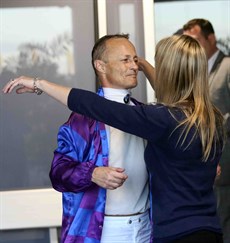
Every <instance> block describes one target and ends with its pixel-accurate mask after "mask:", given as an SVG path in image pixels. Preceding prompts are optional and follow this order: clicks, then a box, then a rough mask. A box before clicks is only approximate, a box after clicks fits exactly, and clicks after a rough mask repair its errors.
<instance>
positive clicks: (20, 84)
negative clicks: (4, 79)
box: [2, 76, 37, 94]
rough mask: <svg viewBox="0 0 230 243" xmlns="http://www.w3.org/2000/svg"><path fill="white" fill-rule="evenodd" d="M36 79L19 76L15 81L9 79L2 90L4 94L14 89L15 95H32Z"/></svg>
mask: <svg viewBox="0 0 230 243" xmlns="http://www.w3.org/2000/svg"><path fill="white" fill-rule="evenodd" d="M36 81H37V79H35V78H31V77H25V76H21V77H19V78H16V79H11V80H10V81H9V82H8V83H7V84H6V85H5V86H4V87H3V89H2V91H3V93H4V94H7V93H11V92H12V91H13V90H14V89H15V88H16V93H17V94H23V93H34V92H35V89H34V83H35V84H36V83H37V82H36Z"/></svg>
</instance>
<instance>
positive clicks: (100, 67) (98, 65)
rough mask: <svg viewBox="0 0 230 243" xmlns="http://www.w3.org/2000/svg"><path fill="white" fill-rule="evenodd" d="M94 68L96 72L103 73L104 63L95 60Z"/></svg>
mask: <svg viewBox="0 0 230 243" xmlns="http://www.w3.org/2000/svg"><path fill="white" fill-rule="evenodd" d="M94 67H95V69H96V70H97V71H98V72H100V73H105V63H104V62H103V61H102V60H95V61H94Z"/></svg>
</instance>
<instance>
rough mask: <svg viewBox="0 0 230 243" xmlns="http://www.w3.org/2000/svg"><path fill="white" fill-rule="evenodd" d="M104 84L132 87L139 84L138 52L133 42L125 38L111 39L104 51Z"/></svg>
mask: <svg viewBox="0 0 230 243" xmlns="http://www.w3.org/2000/svg"><path fill="white" fill-rule="evenodd" d="M103 60H104V65H105V66H104V68H105V69H104V70H105V73H104V79H103V86H104V87H110V88H116V89H130V88H134V87H136V86H137V73H138V66H137V61H138V58H137V54H136V50H135V48H134V46H133V45H132V43H131V42H130V41H129V40H127V39H125V38H120V39H110V40H108V41H107V42H106V51H105V53H104V57H103Z"/></svg>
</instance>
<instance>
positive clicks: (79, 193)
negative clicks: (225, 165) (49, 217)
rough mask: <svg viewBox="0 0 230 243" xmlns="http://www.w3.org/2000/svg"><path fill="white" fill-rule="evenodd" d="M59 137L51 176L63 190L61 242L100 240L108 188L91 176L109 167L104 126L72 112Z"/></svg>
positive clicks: (55, 185)
mask: <svg viewBox="0 0 230 243" xmlns="http://www.w3.org/2000/svg"><path fill="white" fill-rule="evenodd" d="M99 95H103V94H102V90H99ZM57 140H58V148H57V149H56V150H55V151H54V158H53V161H52V165H51V170H50V179H51V182H52V185H53V188H54V189H55V190H57V191H59V192H62V204H63V216H62V235H61V242H62V243H70V242H71V243H86V242H87V243H99V242H100V238H101V233H102V226H103V220H104V210H105V199H106V190H105V189H104V188H101V187H99V186H98V185H96V184H95V183H93V182H92V181H91V176H92V172H93V170H94V168H95V167H97V166H108V152H109V151H108V142H107V135H106V130H105V125H104V124H103V123H101V122H98V121H95V120H93V119H90V118H88V117H85V116H82V115H80V114H77V113H72V114H71V115H70V117H69V120H68V121H67V122H66V123H65V124H64V125H62V126H61V127H60V129H59V133H58V138H57Z"/></svg>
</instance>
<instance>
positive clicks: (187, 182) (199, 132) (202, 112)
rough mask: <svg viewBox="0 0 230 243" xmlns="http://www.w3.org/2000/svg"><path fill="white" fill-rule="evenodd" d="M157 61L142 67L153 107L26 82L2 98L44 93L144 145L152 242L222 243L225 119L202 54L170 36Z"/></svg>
mask: <svg viewBox="0 0 230 243" xmlns="http://www.w3.org/2000/svg"><path fill="white" fill-rule="evenodd" d="M155 60H156V68H155V71H154V69H153V67H152V66H151V65H150V64H149V63H147V62H145V61H143V60H141V62H140V63H139V67H140V69H142V70H143V71H144V72H146V75H147V77H148V78H149V79H150V82H151V84H152V86H153V87H154V89H155V92H156V97H157V103H156V104H149V105H142V106H139V107H132V106H127V105H124V104H119V103H116V102H112V101H108V100H105V99H103V98H100V97H98V96H97V95H95V94H94V93H91V92H88V91H83V90H79V89H70V88H66V87H61V86H58V85H56V84H53V83H50V82H48V81H46V80H36V79H32V78H29V77H20V78H18V79H16V80H14V81H10V82H9V83H8V84H7V85H6V86H5V87H4V89H3V92H5V93H10V92H11V91H12V90H13V89H14V88H15V87H16V86H18V85H19V86H20V87H19V88H18V89H17V92H18V93H24V92H36V93H38V92H39V91H40V90H42V91H44V92H46V93H47V94H48V95H50V96H52V97H53V98H55V99H57V100H58V101H60V102H62V103H63V104H65V105H68V107H69V109H71V110H73V111H75V112H78V113H81V114H84V115H87V116H89V117H92V118H94V119H96V120H100V121H102V122H104V123H107V124H109V125H111V126H113V127H116V128H118V129H120V130H123V131H125V132H128V133H131V134H134V135H137V136H140V137H142V138H144V139H146V140H147V141H148V145H147V147H146V150H145V162H146V165H147V168H148V171H149V176H150V189H151V209H152V210H151V212H152V224H153V242H154V243H166V242H180V243H182V242H186V243H188V242H192V243H197V242H202V243H212V242H213V243H217V242H222V233H221V228H220V224H219V219H218V217H217V213H216V202H215V197H214V193H213V183H214V179H215V175H216V167H217V164H218V162H219V160H220V157H221V153H222V148H223V136H224V135H223V134H224V131H223V125H222V124H223V118H222V115H221V114H220V112H219V111H218V110H217V109H216V108H215V107H214V106H213V105H212V103H211V101H210V97H209V94H208V81H207V80H208V71H207V59H206V56H205V52H204V50H203V48H202V47H201V46H200V44H199V43H198V41H196V40H195V39H193V38H192V37H189V36H185V35H181V36H171V37H169V38H165V39H163V40H161V41H160V42H159V43H158V44H157V46H156V55H155ZM128 61H131V60H128ZM108 65H109V63H102V68H107V66H108ZM118 146H119V145H118ZM133 166H135V164H133ZM137 183H138V178H137Z"/></svg>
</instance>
